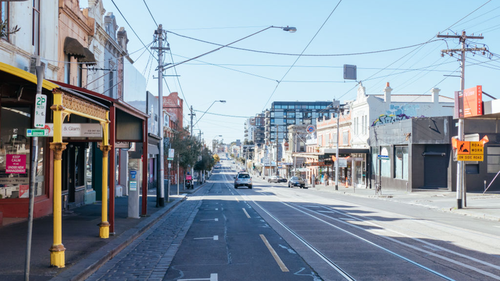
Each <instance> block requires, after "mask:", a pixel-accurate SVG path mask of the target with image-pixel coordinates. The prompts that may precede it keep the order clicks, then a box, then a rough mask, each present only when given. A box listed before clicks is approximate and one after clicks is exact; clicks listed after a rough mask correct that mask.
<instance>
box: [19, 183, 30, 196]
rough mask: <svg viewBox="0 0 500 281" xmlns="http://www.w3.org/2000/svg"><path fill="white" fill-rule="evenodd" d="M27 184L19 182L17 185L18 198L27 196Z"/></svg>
mask: <svg viewBox="0 0 500 281" xmlns="http://www.w3.org/2000/svg"><path fill="white" fill-rule="evenodd" d="M29 187H30V186H29V185H27V184H21V185H20V186H19V198H28V197H29V195H30V193H29Z"/></svg>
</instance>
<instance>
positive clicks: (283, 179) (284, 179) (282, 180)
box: [278, 177, 288, 182]
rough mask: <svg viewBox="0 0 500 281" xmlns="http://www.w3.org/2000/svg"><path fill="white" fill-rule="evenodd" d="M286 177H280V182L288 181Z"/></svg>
mask: <svg viewBox="0 0 500 281" xmlns="http://www.w3.org/2000/svg"><path fill="white" fill-rule="evenodd" d="M287 181H288V180H287V179H286V178H282V177H278V182H287Z"/></svg>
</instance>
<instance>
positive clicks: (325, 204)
mask: <svg viewBox="0 0 500 281" xmlns="http://www.w3.org/2000/svg"><path fill="white" fill-rule="evenodd" d="M214 171H215V173H214V174H213V175H212V177H211V178H210V180H209V182H207V184H205V185H204V186H203V187H202V188H200V189H199V190H198V191H197V192H196V193H194V194H192V195H191V196H188V198H187V200H186V201H185V202H183V203H181V204H180V205H179V206H178V207H177V208H176V209H175V210H173V211H172V212H171V213H169V214H168V215H167V216H166V217H165V218H164V219H162V220H160V221H159V222H158V223H157V224H156V225H155V226H153V227H152V228H151V229H150V230H148V231H147V232H146V233H144V234H143V235H142V236H141V237H140V238H139V239H137V240H136V241H134V242H133V243H132V244H131V245H130V246H128V247H127V248H126V249H125V250H123V251H122V252H121V253H120V254H118V255H117V256H116V257H115V258H113V259H112V260H110V261H109V262H108V263H106V264H105V265H103V266H102V267H101V268H100V269H99V270H98V271H97V272H96V273H94V274H93V275H92V276H91V277H90V278H89V279H87V280H132V279H133V280H402V279H404V280H441V279H445V280H499V279H500V266H499V265H500V246H499V243H498V239H499V238H500V234H499V232H500V228H499V225H498V222H493V221H485V220H478V219H474V218H468V217H462V216H457V215H454V214H448V213H442V212H437V211H435V210H429V209H425V208H422V207H419V206H412V205H405V204H398V203H397V202H389V201H383V200H373V199H368V198H360V197H350V196H338V195H334V194H332V193H328V192H324V191H318V190H315V189H299V188H288V187H287V186H286V183H280V184H269V183H267V182H266V181H264V180H262V179H261V178H258V177H254V178H253V189H247V188H246V187H240V188H238V189H234V186H233V177H234V175H235V174H236V171H235V167H233V166H231V164H230V162H227V161H223V163H222V168H221V169H216V170H214Z"/></svg>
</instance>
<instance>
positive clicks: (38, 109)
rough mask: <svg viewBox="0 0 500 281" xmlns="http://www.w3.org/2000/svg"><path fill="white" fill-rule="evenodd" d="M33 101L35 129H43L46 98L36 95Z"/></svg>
mask: <svg viewBox="0 0 500 281" xmlns="http://www.w3.org/2000/svg"><path fill="white" fill-rule="evenodd" d="M35 101H36V104H35V128H43V127H44V126H45V113H46V112H47V96H46V95H43V94H37V95H36V96H35Z"/></svg>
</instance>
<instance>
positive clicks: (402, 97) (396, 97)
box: [369, 94, 454, 103]
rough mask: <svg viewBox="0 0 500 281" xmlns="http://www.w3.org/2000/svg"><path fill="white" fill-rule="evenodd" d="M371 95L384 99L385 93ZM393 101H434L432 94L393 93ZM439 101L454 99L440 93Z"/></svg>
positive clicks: (451, 100) (451, 101)
mask: <svg viewBox="0 0 500 281" xmlns="http://www.w3.org/2000/svg"><path fill="white" fill-rule="evenodd" d="M369 96H373V97H376V98H378V99H381V100H383V99H384V95H383V94H370V95H369ZM391 102H406V103H408V102H411V103H413V102H428V103H432V102H433V101H432V96H431V95H430V94H391ZM439 102H449V103H453V102H454V99H453V98H450V97H447V96H442V95H439Z"/></svg>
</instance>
